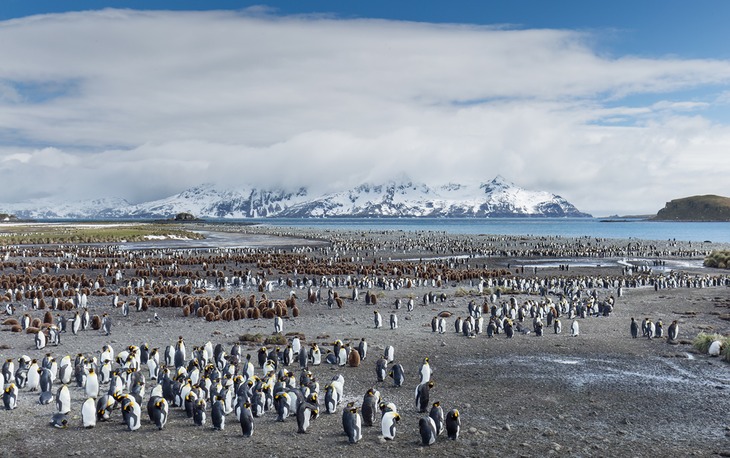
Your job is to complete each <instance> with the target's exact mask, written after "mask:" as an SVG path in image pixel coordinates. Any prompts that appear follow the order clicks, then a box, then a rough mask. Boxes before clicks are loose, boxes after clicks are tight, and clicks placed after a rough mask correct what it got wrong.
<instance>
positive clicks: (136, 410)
mask: <svg viewBox="0 0 730 458" xmlns="http://www.w3.org/2000/svg"><path fill="white" fill-rule="evenodd" d="M124 410H125V412H126V413H127V429H129V430H130V431H136V430H138V429H139V427H140V425H141V424H142V418H141V417H142V409H140V407H139V404H138V403H137V402H136V401H134V400H132V401H130V402H129V403H128V404H127V405H126V406H124Z"/></svg>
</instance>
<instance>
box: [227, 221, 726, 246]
mask: <svg viewBox="0 0 730 458" xmlns="http://www.w3.org/2000/svg"><path fill="white" fill-rule="evenodd" d="M226 221H227V222H233V221H231V220H226ZM241 222H246V223H251V222H256V223H258V224H263V225H269V226H280V227H311V228H316V229H320V230H326V229H346V230H375V231H386V230H387V231H442V232H445V233H448V234H494V235H497V234H499V235H531V236H562V237H583V236H587V237H594V238H596V237H597V238H611V239H644V240H659V241H662V240H672V239H674V240H679V241H690V242H706V241H707V242H712V243H728V244H730V222H724V223H717V222H708V223H702V222H662V221H647V220H620V221H612V222H606V221H605V220H601V219H598V218H485V219H476V218H306V219H299V218H275V219H254V220H251V219H248V220H241Z"/></svg>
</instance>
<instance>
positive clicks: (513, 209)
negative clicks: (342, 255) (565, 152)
mask: <svg viewBox="0 0 730 458" xmlns="http://www.w3.org/2000/svg"><path fill="white" fill-rule="evenodd" d="M278 216H288V217H310V216H314V217H320V216H322V217H324V216H370V217H372V216H381V217H401V216H402V217H406V216H410V217H426V216H427V217H482V218H484V217H517V216H522V217H531V216H542V217H585V216H590V215H587V214H585V213H581V212H580V211H578V209H576V208H575V207H574V206H573V205H572V204H571V203H570V202H568V201H566V200H565V199H563V198H562V197H560V196H556V195H554V194H551V193H549V192H545V191H537V192H536V191H527V190H525V189H522V188H520V187H517V186H515V185H514V184H512V183H509V182H508V181H506V180H505V179H504V178H502V177H501V176H497V177H496V178H495V179H494V180H492V181H490V182H489V183H482V184H480V185H479V186H478V187H475V186H469V185H463V184H456V183H448V184H446V185H442V186H438V187H433V188H431V187H429V186H427V185H425V184H422V183H413V182H411V181H407V180H404V181H401V182H394V181H391V182H388V183H386V184H381V185H369V184H364V185H361V186H358V187H356V188H354V189H351V190H349V191H344V192H340V193H334V194H330V195H327V196H323V197H321V198H319V199H314V200H310V201H307V202H303V203H300V204H297V205H293V206H291V207H289V208H288V209H286V210H283V211H282V212H281V213H280V214H279V215H278Z"/></svg>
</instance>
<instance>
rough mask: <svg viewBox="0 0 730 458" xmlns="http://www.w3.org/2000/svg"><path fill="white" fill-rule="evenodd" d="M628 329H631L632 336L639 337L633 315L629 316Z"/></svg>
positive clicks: (637, 326)
mask: <svg viewBox="0 0 730 458" xmlns="http://www.w3.org/2000/svg"><path fill="white" fill-rule="evenodd" d="M630 330H631V337H632V338H634V339H636V338H637V337H639V325H638V324H637V323H636V320H635V319H634V317H631V326H630Z"/></svg>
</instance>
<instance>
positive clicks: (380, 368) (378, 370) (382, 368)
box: [375, 357, 388, 382]
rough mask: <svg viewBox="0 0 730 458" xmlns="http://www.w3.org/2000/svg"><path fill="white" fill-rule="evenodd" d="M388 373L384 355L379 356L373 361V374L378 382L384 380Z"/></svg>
mask: <svg viewBox="0 0 730 458" xmlns="http://www.w3.org/2000/svg"><path fill="white" fill-rule="evenodd" d="M387 373H388V360H387V359H386V358H385V357H381V358H379V359H378V360H377V361H376V362H375V375H376V377H377V380H378V382H384V381H385V376H386V375H387Z"/></svg>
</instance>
